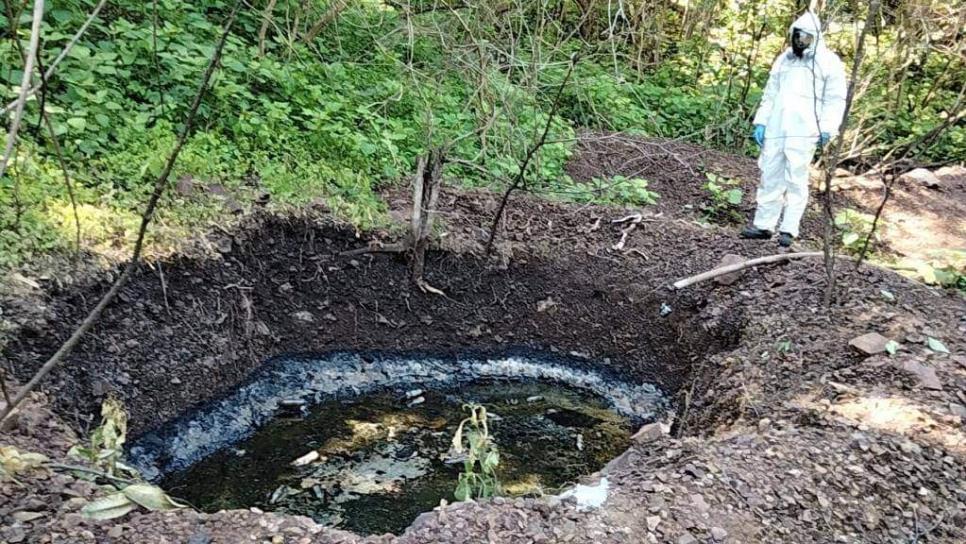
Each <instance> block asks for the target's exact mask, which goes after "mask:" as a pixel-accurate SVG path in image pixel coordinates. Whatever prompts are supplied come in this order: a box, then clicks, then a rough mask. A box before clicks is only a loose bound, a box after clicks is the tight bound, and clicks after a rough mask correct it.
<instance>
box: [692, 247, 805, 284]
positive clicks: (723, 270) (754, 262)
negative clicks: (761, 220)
mask: <svg viewBox="0 0 966 544" xmlns="http://www.w3.org/2000/svg"><path fill="white" fill-rule="evenodd" d="M822 256H824V253H822V252H821V251H810V252H805V253H779V254H778V255H769V256H767V257H758V258H757V259H749V260H747V261H744V262H740V263H735V264H729V265H727V266H722V267H720V268H715V269H712V270H708V271H707V272H702V273H701V274H697V275H695V276H690V277H687V278H684V279H680V280H678V281H676V282H674V284H673V287H674V288H675V289H684V288H685V287H688V286H689V285H694V284H695V283H701V282H702V281H707V280H710V279H714V278H717V277H718V276H724V275H725V274H730V273H732V272H737V271H739V270H744V269H745V268H751V267H752V266H758V265H760V264H769V263H779V262H782V261H788V260H791V259H804V258H808V257H822Z"/></svg>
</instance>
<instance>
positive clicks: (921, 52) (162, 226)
mask: <svg viewBox="0 0 966 544" xmlns="http://www.w3.org/2000/svg"><path fill="white" fill-rule="evenodd" d="M30 4H31V3H30V2H22V1H18V0H5V2H4V8H5V9H4V10H3V13H0V66H2V67H3V68H2V69H0V96H2V97H3V98H4V102H7V101H9V100H11V99H13V98H14V97H15V96H16V92H17V90H18V87H19V85H20V80H21V76H22V72H21V67H22V66H23V63H22V57H21V54H22V53H21V50H22V48H24V47H25V46H26V43H27V39H28V36H29V26H30V9H29V6H30ZM48 4H51V3H50V2H48ZM95 4H96V2H95V0H64V1H62V2H57V3H56V4H55V5H50V6H48V9H47V11H46V13H45V17H44V31H43V41H42V51H41V55H40V58H41V65H42V66H44V67H46V66H49V65H50V64H51V63H52V62H53V59H54V58H55V57H56V56H57V54H58V53H59V52H60V51H61V50H62V49H63V47H64V46H65V45H66V44H67V43H68V41H69V40H70V38H71V36H73V34H74V33H75V32H76V30H77V29H78V28H79V27H80V26H81V24H82V23H83V22H84V20H85V19H86V18H87V16H88V14H89V13H90V12H91V10H92V9H93V7H94V5H95ZM233 4H234V2H230V1H225V0H205V1H199V2H184V1H179V0H158V1H157V2H133V1H131V0H117V1H112V2H109V3H108V6H107V7H106V8H105V9H104V10H103V11H102V12H101V14H100V16H99V17H97V18H96V19H95V20H94V22H93V24H92V25H91V27H90V29H89V30H88V31H87V32H86V33H85V34H84V35H83V36H82V37H81V39H80V40H79V42H78V43H77V45H76V46H75V47H73V49H72V50H71V51H70V54H69V55H68V56H67V57H66V59H64V61H63V62H62V63H60V64H59V65H58V66H57V68H56V71H55V72H54V74H53V76H52V77H51V78H50V81H49V82H48V89H47V92H46V93H44V98H43V100H40V99H39V96H36V97H35V98H34V99H32V100H31V101H30V103H29V104H28V108H27V111H26V117H25V122H24V128H23V130H22V131H21V139H20V143H19V145H18V147H17V150H16V154H15V157H14V161H13V162H12V164H11V167H10V168H9V170H8V172H7V174H6V175H4V176H3V178H2V179H0V268H3V267H9V266H15V265H17V264H19V263H23V262H25V261H27V260H30V259H31V258H32V257H33V256H36V255H38V254H40V253H44V252H49V251H59V250H69V249H70V248H71V246H72V244H73V240H74V237H75V233H74V229H75V219H74V208H73V206H72V204H71V201H70V198H69V195H68V191H67V189H66V186H65V182H64V179H63V175H62V173H61V169H60V164H59V161H58V158H57V155H56V153H55V146H54V145H53V142H52V141H51V140H50V138H49V137H48V135H47V134H46V131H45V130H44V128H43V126H42V124H41V123H40V106H41V102H42V103H43V106H44V108H45V110H46V112H47V113H48V114H49V115H50V118H51V121H52V124H53V127H54V132H55V134H56V136H57V138H58V141H59V144H60V147H61V148H63V151H64V155H65V159H66V163H67V165H68V170H69V172H70V174H71V178H72V180H73V184H74V191H75V193H76V201H77V216H78V217H77V219H78V220H79V222H80V230H81V232H80V234H81V238H82V247H83V248H84V249H89V250H93V251H95V252H96V253H98V254H104V255H107V256H109V257H113V258H121V257H124V256H126V255H127V252H128V251H129V247H130V242H131V241H132V239H133V237H134V235H135V232H136V227H137V224H138V218H139V215H140V212H141V210H142V209H143V206H144V203H145V201H146V200H147V196H148V192H149V191H150V180H151V178H152V175H154V174H156V173H157V172H158V171H159V169H160V168H161V167H162V164H163V161H164V159H165V157H166V155H167V153H168V151H169V150H170V149H171V147H172V145H173V144H174V141H175V136H174V135H175V133H176V131H177V130H178V128H179V127H180V124H181V122H182V121H183V118H184V115H185V113H186V111H187V108H188V105H189V102H190V99H191V97H192V96H193V94H194V92H195V89H196V86H197V82H198V80H199V76H200V73H201V72H202V70H203V68H204V66H205V65H206V62H207V60H208V58H209V56H210V54H211V52H212V50H213V47H214V44H215V41H216V39H217V37H218V35H219V33H220V30H221V24H222V22H223V21H224V20H225V17H226V15H227V13H228V12H229V11H230V9H231V7H232V5H233ZM829 4H830V5H829V6H827V9H826V11H827V12H828V13H834V18H833V21H832V22H831V24H830V27H829V28H830V32H829V42H830V44H831V45H832V47H833V48H835V49H836V50H838V51H839V52H841V53H843V55H844V59H845V60H846V62H849V61H850V55H851V48H852V47H854V45H853V42H854V27H853V22H854V21H858V20H862V18H863V16H864V13H854V12H853V9H854V5H853V4H848V3H845V4H841V3H831V2H830V3H829ZM832 4H834V5H832ZM840 4H841V5H840ZM893 4H894V6H893V7H890V8H889V9H888V11H887V13H886V16H885V17H884V18H883V20H882V26H881V28H879V29H877V30H876V34H877V36H876V46H875V47H876V49H875V52H874V53H875V62H869V63H866V66H864V67H863V70H862V74H861V77H862V78H863V79H862V81H863V82H867V84H863V85H861V86H860V87H859V88H860V93H861V94H860V95H859V96H858V97H857V98H856V111H855V122H854V123H853V126H854V130H852V131H850V133H849V134H847V146H846V147H847V148H848V149H849V150H850V151H849V153H850V160H852V161H853V162H858V163H870V162H874V160H875V158H876V157H880V156H883V155H884V154H886V153H888V152H890V151H893V150H898V151H902V150H903V149H905V146H908V145H910V144H912V143H914V142H916V141H917V139H918V138H920V137H922V136H924V135H926V134H928V133H929V132H930V131H931V130H932V129H933V128H935V127H936V126H938V125H940V124H941V123H943V122H944V120H945V118H946V117H948V115H950V112H952V111H954V106H955V104H956V100H957V96H958V94H957V93H958V91H959V85H961V81H962V77H961V76H962V74H963V73H964V67H963V59H962V56H961V55H958V53H957V50H956V48H955V47H954V46H955V43H956V42H955V39H956V32H955V30H956V29H954V28H952V27H951V26H950V25H952V24H954V23H953V22H954V21H956V20H957V16H954V15H951V13H953V11H951V10H954V8H953V7H952V4H951V3H950V2H929V3H928V4H929V5H928V6H927V7H923V6H924V5H920V4H921V3H920V2H913V1H911V0H908V1H901V2H896V3H893ZM266 5H268V2H266V1H262V0H256V1H254V2H252V3H251V4H244V6H245V7H243V9H242V11H241V13H240V15H239V19H238V22H237V23H236V25H235V27H234V29H233V32H232V34H231V36H230V38H229V40H228V44H227V46H226V49H225V54H224V58H223V60H222V63H221V69H220V70H219V71H218V72H217V74H216V77H215V80H214V83H213V89H212V91H211V92H210V93H209V95H208V96H207V97H206V99H205V101H204V102H203V105H202V108H201V110H200V116H199V120H198V121H199V122H198V125H197V126H198V130H197V131H196V132H195V133H194V134H193V135H192V136H191V138H190V139H189V140H188V142H187V145H186V147H185V148H184V150H183V152H182V154H181V158H180V160H179V161H178V164H177V165H176V168H175V171H174V174H173V176H172V178H171V179H172V181H171V183H172V185H174V184H175V183H177V181H178V180H188V181H191V183H190V184H188V183H183V185H184V186H190V187H193V189H192V190H190V191H188V190H185V191H173V190H170V191H168V192H167V194H166V196H165V198H164V200H162V202H161V208H160V213H159V215H158V218H157V223H156V224H155V225H154V226H153V227H152V229H151V231H150V235H149V240H148V242H149V249H150V250H151V251H152V252H154V253H158V252H164V251H166V250H167V249H169V248H170V247H172V246H175V245H176V244H177V243H179V241H180V240H182V239H183V238H184V234H185V233H186V232H191V231H194V230H196V229H197V227H199V226H203V225H205V224H207V223H210V222H224V221H226V220H227V218H228V217H229V216H230V213H229V212H230V211H232V210H235V209H237V207H238V206H239V205H240V206H241V207H242V208H244V207H247V206H248V205H249V204H248V203H249V202H250V201H251V200H252V199H253V198H254V197H255V196H256V195H258V194H260V193H262V192H267V193H268V194H270V196H271V202H272V205H276V206H285V205H301V204H305V203H309V202H315V203H322V204H324V205H325V206H327V207H328V208H330V209H331V210H332V211H333V212H334V213H335V214H337V215H338V216H340V217H342V218H344V219H346V220H348V221H350V222H352V223H354V224H356V225H358V226H359V227H372V226H380V225H384V224H385V223H386V221H387V217H386V213H385V205H384V203H383V201H382V198H381V197H380V194H379V193H380V190H381V189H383V188H384V187H386V186H388V185H392V184H398V183H401V182H403V181H404V180H405V179H406V177H407V176H408V175H410V173H411V172H412V170H413V167H414V165H415V162H416V159H417V157H419V156H420V155H421V154H423V153H425V151H426V150H427V149H429V148H430V147H433V146H443V147H444V148H445V149H447V154H448V158H449V161H448V163H447V169H446V175H447V180H448V182H450V183H453V182H456V183H462V184H466V185H472V186H490V187H505V186H506V184H507V180H508V179H510V178H512V177H513V176H514V175H515V174H516V173H517V170H518V169H519V167H520V166H519V165H520V164H521V162H522V160H521V159H522V156H523V155H524V154H525V151H526V149H527V148H528V147H529V146H530V145H531V144H532V143H533V141H534V139H535V138H536V136H537V135H538V134H539V132H540V131H541V129H542V127H543V125H544V124H545V123H546V122H547V120H548V119H547V118H548V115H549V114H550V113H549V112H550V105H551V102H552V97H553V95H554V93H555V91H556V89H557V87H558V86H559V85H560V82H561V81H563V78H564V74H565V72H566V70H567V66H568V64H569V61H570V58H571V56H572V55H574V54H576V55H577V57H578V61H577V65H576V68H575V70H574V74H573V77H572V80H571V83H570V84H569V85H567V87H566V88H565V89H563V94H562V100H561V104H560V109H559V112H558V115H556V116H555V117H554V119H552V122H551V130H550V134H549V137H548V142H549V143H548V145H545V146H543V147H542V148H541V149H540V150H539V152H538V153H537V156H536V157H535V160H534V161H532V162H531V163H530V165H529V166H528V170H527V172H525V176H524V177H525V183H524V187H525V188H526V189H527V190H531V191H534V192H543V193H558V194H563V195H566V193H568V192H578V193H580V192H586V193H587V194H577V195H573V196H572V198H573V199H574V200H580V201H592V202H606V203H633V204H647V203H650V202H653V200H654V198H656V194H655V193H653V192H650V191H648V190H647V185H646V181H644V180H638V179H629V180H620V181H617V180H606V181H605V180H598V181H595V182H593V183H591V184H590V186H589V187H587V186H584V185H581V184H575V183H574V182H573V181H572V180H570V179H569V178H568V177H567V176H566V174H565V173H564V170H563V167H564V164H565V163H566V161H567V159H568V158H569V157H570V155H571V152H572V145H573V138H574V136H575V134H576V131H577V130H578V129H581V128H591V129H606V130H621V131H630V132H636V133H641V134H645V135H653V136H663V137H674V138H684V139H689V140H693V141H697V142H700V143H703V144H706V145H711V146H715V147H719V148H724V149H730V150H734V151H738V152H745V153H754V152H755V147H754V145H753V143H752V142H751V141H750V139H749V138H748V137H747V134H748V132H749V130H750V126H749V118H750V116H751V114H752V113H753V111H754V108H755V106H756V104H757V100H758V97H759V95H760V87H761V85H763V84H764V81H765V78H766V75H767V71H768V68H769V66H770V63H771V59H772V58H773V56H774V55H775V54H776V53H777V52H778V51H779V50H780V48H781V47H782V42H783V39H784V34H785V31H786V27H787V24H788V23H789V21H790V20H791V19H792V13H793V12H794V11H795V8H796V2H793V1H791V0H749V1H747V2H740V3H719V2H706V1H702V2H687V3H685V4H682V3H680V2H669V1H667V2H665V1H662V2H640V1H633V0H628V1H625V2H623V3H622V4H621V5H622V6H623V9H622V10H620V12H619V13H615V12H614V11H613V10H608V3H606V2H596V3H595V2H575V1H572V0H541V1H540V2H525V1H522V0H515V1H513V0H511V1H510V2H474V3H471V6H463V5H462V4H460V5H459V6H456V5H454V7H452V8H450V7H447V6H448V4H447V3H446V2H430V1H422V0H416V1H411V2H410V1H408V0H404V1H403V2H401V3H400V2H388V1H381V0H330V1H325V0H314V1H308V2H306V1H295V0H280V1H278V2H273V3H272V5H273V6H274V9H273V10H272V11H271V12H268V13H266V10H265V8H266ZM402 5H409V6H410V8H409V9H408V10H407V9H402V8H401V7H400V6H402ZM682 5H684V6H686V7H684V8H682ZM155 6H156V7H157V10H156V11H155ZM24 8H26V9H24ZM959 9H962V8H959ZM922 21H931V22H932V23H935V24H932V23H930V24H929V25H925V26H923V25H921V24H920V23H921V22H922ZM923 28H929V29H930V30H929V31H928V33H925V32H926V31H925V30H923ZM38 82H39V81H38ZM884 106H888V107H884ZM920 147H922V148H921V149H920V148H918V147H917V148H916V152H917V153H919V154H920V155H922V156H923V157H925V158H927V159H928V160H931V161H936V162H948V161H956V160H962V159H963V158H964V157H966V128H964V127H963V126H962V124H961V123H960V124H959V125H956V126H954V127H952V128H951V129H950V130H948V131H946V132H944V133H943V134H942V135H941V136H940V137H939V138H938V139H937V140H936V141H935V142H932V144H931V145H929V146H920ZM714 183H717V182H714ZM216 189H217V190H216ZM709 191H712V193H713V192H714V191H713V190H712V189H711V188H710V187H709ZM729 191H730V189H729ZM222 193H225V194H227V195H231V198H226V197H223V196H220V195H222ZM725 195H726V197H727V198H726V199H725V200H724V201H722V203H723V202H729V203H730V201H731V200H732V199H731V195H732V193H729V192H726V193H725ZM568 198H569V197H568ZM715 201H716V202H717V200H716V199H715Z"/></svg>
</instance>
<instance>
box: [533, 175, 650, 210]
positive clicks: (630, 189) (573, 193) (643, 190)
mask: <svg viewBox="0 0 966 544" xmlns="http://www.w3.org/2000/svg"><path fill="white" fill-rule="evenodd" d="M557 186H558V187H559V189H556V190H553V189H552V190H551V191H550V192H551V193H552V194H554V195H556V196H559V197H562V198H563V199H564V200H568V201H570V202H587V203H592V204H630V205H633V206H646V205H649V204H656V203H657V199H658V198H660V196H661V195H659V194H657V193H656V192H655V191H650V190H648V188H647V180H646V179H643V178H627V177H625V176H614V177H612V178H610V179H600V178H594V179H592V180H591V181H590V183H577V182H574V181H571V180H570V179H569V178H567V177H564V178H563V179H562V180H561V181H558V182H557Z"/></svg>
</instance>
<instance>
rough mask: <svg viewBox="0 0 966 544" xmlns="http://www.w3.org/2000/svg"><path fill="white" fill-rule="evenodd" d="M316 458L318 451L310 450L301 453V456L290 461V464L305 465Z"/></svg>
mask: <svg viewBox="0 0 966 544" xmlns="http://www.w3.org/2000/svg"><path fill="white" fill-rule="evenodd" d="M318 458H319V452H317V451H315V450H312V451H310V452H308V453H306V454H305V455H303V456H302V457H299V458H298V459H296V460H294V461H292V466H296V467H304V466H305V465H307V464H309V463H311V462H312V461H315V460H316V459H318Z"/></svg>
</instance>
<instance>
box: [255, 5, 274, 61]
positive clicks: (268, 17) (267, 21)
mask: <svg viewBox="0 0 966 544" xmlns="http://www.w3.org/2000/svg"><path fill="white" fill-rule="evenodd" d="M276 2H278V0H268V4H266V5H265V11H263V12H262V27H261V28H260V29H258V56H259V57H263V56H265V36H266V35H267V34H268V27H269V25H271V24H272V12H273V11H274V10H275V4H276Z"/></svg>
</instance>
